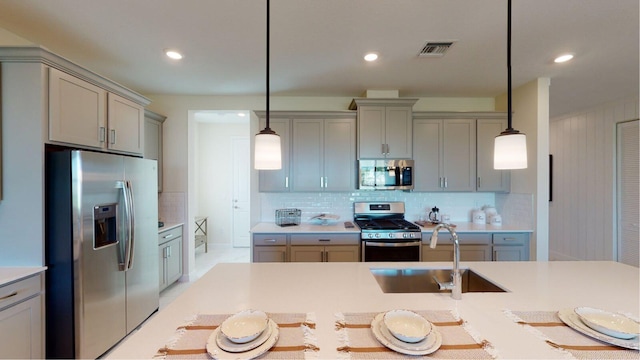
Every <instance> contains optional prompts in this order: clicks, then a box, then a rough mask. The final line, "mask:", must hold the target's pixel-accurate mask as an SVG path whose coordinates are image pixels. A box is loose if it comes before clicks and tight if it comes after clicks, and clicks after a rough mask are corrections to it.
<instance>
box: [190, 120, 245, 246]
mask: <svg viewBox="0 0 640 360" xmlns="http://www.w3.org/2000/svg"><path fill="white" fill-rule="evenodd" d="M193 118H194V120H195V124H194V125H195V126H196V131H195V139H194V140H195V141H194V142H195V144H194V150H195V151H194V163H193V166H194V169H195V171H194V177H195V184H194V185H195V188H196V191H195V195H196V196H195V207H194V210H195V215H196V216H206V217H208V224H207V226H208V234H207V241H208V244H209V249H210V251H212V250H213V251H216V249H217V250H218V251H220V250H224V249H227V248H229V249H230V248H232V247H239V246H247V247H248V245H249V230H250V229H249V225H250V221H249V210H248V209H249V204H250V200H251V199H250V192H249V176H250V174H249V172H250V166H251V164H250V143H249V132H250V121H249V118H250V116H249V111H235V110H232V111H219V110H217V111H197V112H195V113H194V117H193ZM245 204H246V205H245ZM236 207H237V209H236ZM245 209H246V214H243V213H242V210H245ZM241 234H246V236H245V237H246V240H245V239H242V237H241V236H240V235H241Z"/></svg>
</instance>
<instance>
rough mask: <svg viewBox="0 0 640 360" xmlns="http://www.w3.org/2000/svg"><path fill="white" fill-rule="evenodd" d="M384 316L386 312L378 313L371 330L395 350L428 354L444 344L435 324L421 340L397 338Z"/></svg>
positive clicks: (372, 322) (404, 352)
mask: <svg viewBox="0 0 640 360" xmlns="http://www.w3.org/2000/svg"><path fill="white" fill-rule="evenodd" d="M383 317H384V313H380V314H378V315H376V317H375V318H374V319H373V321H371V330H372V331H373V336H375V338H376V339H377V340H378V341H379V342H380V343H381V344H382V345H384V346H386V347H388V348H389V349H391V350H393V351H397V352H399V353H402V354H407V355H427V354H431V353H433V352H435V351H436V350H438V349H439V348H440V345H442V335H441V334H440V331H438V329H437V328H436V327H435V326H433V327H432V330H431V333H429V335H428V336H427V337H426V338H425V339H423V340H422V341H420V342H417V343H405V342H403V341H401V340H399V339H396V338H395V337H394V336H393V335H391V333H390V332H389V330H388V329H387V328H386V326H385V325H384V322H383V321H382V320H383Z"/></svg>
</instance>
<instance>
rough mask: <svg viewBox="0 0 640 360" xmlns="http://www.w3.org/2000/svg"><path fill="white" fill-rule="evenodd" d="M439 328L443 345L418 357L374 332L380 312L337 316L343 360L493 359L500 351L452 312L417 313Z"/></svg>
mask: <svg viewBox="0 0 640 360" xmlns="http://www.w3.org/2000/svg"><path fill="white" fill-rule="evenodd" d="M415 312H416V313H418V314H420V315H422V316H424V317H425V318H426V319H427V320H429V321H430V322H431V323H433V324H434V325H436V326H437V327H438V330H439V331H440V333H441V334H442V346H440V348H439V349H438V350H437V351H436V352H434V353H432V354H429V355H425V356H414V355H405V354H400V353H397V352H395V351H393V350H391V349H389V348H387V347H385V346H384V345H382V344H381V343H380V342H379V341H378V340H377V339H376V338H375V336H374V335H373V332H372V331H371V321H372V320H373V318H374V317H375V316H376V315H377V314H378V313H373V312H368V313H339V314H336V317H337V321H336V331H337V332H338V339H339V340H338V341H339V343H340V346H339V347H338V353H339V354H340V356H341V357H342V358H343V359H421V358H425V359H426V358H429V359H493V358H495V357H496V352H495V349H494V348H493V346H492V345H491V344H490V343H489V342H488V341H486V340H481V339H480V338H479V336H477V335H476V334H475V332H474V331H473V330H472V329H471V327H470V326H469V325H468V324H467V323H466V322H465V321H464V320H462V319H460V318H459V317H457V316H455V315H454V314H453V313H452V312H451V311H449V310H423V311H415Z"/></svg>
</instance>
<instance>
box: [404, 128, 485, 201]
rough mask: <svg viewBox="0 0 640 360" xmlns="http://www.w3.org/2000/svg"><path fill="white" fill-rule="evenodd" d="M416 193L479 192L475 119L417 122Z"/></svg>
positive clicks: (415, 147)
mask: <svg viewBox="0 0 640 360" xmlns="http://www.w3.org/2000/svg"><path fill="white" fill-rule="evenodd" d="M413 127H414V129H413V141H414V161H415V176H414V179H415V190H416V191H475V189H476V179H475V178H476V160H475V156H476V121H475V119H420V118H418V119H416V120H414V124H413Z"/></svg>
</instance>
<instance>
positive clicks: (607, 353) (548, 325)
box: [504, 310, 640, 360]
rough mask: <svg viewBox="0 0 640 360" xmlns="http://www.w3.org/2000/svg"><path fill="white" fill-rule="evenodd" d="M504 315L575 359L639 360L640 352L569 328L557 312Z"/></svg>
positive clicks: (515, 312)
mask: <svg viewBox="0 0 640 360" xmlns="http://www.w3.org/2000/svg"><path fill="white" fill-rule="evenodd" d="M504 312H505V314H506V315H507V316H508V317H509V318H510V319H512V320H513V321H515V322H517V323H518V324H521V325H524V326H527V327H528V328H529V329H530V330H531V332H532V333H534V334H535V335H537V336H538V337H539V338H540V339H542V340H544V341H545V342H546V343H547V344H548V345H549V346H551V347H553V348H555V349H558V350H559V351H562V352H564V353H565V354H570V355H571V356H572V357H573V358H575V359H586V360H588V359H598V360H599V359H636V360H637V359H640V352H639V351H637V350H630V349H625V348H621V347H618V346H614V345H610V344H607V343H605V342H601V341H598V340H596V339H594V338H592V337H589V336H587V335H584V334H582V333H581V332H579V331H577V330H574V329H572V328H571V327H569V326H568V325H566V324H565V323H564V322H562V320H560V318H559V317H558V312H557V311H512V310H505V311H504Z"/></svg>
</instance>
